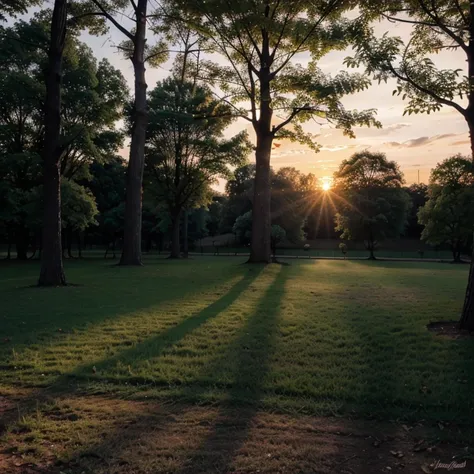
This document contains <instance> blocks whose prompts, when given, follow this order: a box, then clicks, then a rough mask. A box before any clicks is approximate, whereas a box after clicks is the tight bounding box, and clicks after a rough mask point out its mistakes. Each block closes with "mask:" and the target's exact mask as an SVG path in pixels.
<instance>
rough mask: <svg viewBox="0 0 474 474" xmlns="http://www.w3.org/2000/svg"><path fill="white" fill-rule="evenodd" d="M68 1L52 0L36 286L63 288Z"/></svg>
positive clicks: (64, 281)
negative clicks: (63, 81)
mask: <svg viewBox="0 0 474 474" xmlns="http://www.w3.org/2000/svg"><path fill="white" fill-rule="evenodd" d="M66 19H67V0H55V2H54V10H53V18H52V22H51V43H50V47H49V52H48V70H47V74H46V99H45V111H44V125H45V128H44V147H43V188H44V191H43V192H44V214H43V239H42V252H41V270H40V276H39V280H38V285H39V286H62V285H66V277H65V275H64V269H63V259H62V248H61V187H60V184H61V183H60V159H61V156H60V150H59V137H60V127H61V70H62V58H63V51H64V43H65V40H66Z"/></svg>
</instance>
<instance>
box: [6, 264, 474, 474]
mask: <svg viewBox="0 0 474 474" xmlns="http://www.w3.org/2000/svg"><path fill="white" fill-rule="evenodd" d="M240 263H241V259H237V258H212V257H211V258H206V257H203V258H195V259H193V260H189V261H170V260H158V261H157V260H150V261H149V262H147V265H146V266H145V267H143V268H122V267H113V266H110V264H109V265H106V264H105V263H104V262H103V261H89V262H70V263H69V264H68V268H67V276H68V279H69V280H70V281H71V282H73V283H76V284H77V285H78V286H72V287H67V288H58V289H38V288H28V285H31V284H32V283H33V282H34V281H35V279H36V276H37V272H38V269H37V267H36V265H34V264H24V265H21V264H13V263H12V264H8V265H2V266H0V301H1V310H0V396H3V398H2V397H0V414H1V412H2V400H4V408H3V411H4V413H5V416H4V418H5V419H6V420H7V422H5V423H4V431H5V433H4V441H5V442H6V443H7V444H8V445H9V446H10V447H11V446H13V447H14V449H13V452H14V455H15V456H17V457H18V456H20V457H21V459H22V462H24V463H28V462H29V461H30V460H31V461H32V462H37V460H38V459H43V460H50V461H51V462H57V460H58V459H59V460H63V461H67V462H71V460H74V462H78V463H79V464H78V466H80V467H81V469H82V468H84V469H85V468H90V469H92V471H91V472H122V471H123V472H187V471H185V470H183V469H188V468H189V462H191V461H193V456H194V455H196V450H197V451H198V452H200V453H201V454H200V455H201V458H200V459H201V461H202V463H204V464H203V466H210V465H211V464H212V465H216V466H220V467H218V468H216V469H214V471H212V470H211V469H209V470H208V471H207V472H228V471H229V472H232V469H234V470H235V469H237V470H238V472H247V471H248V472H255V470H256V469H257V468H256V465H255V464H253V463H252V462H250V464H248V463H247V464H245V463H243V464H242V465H241V464H239V462H241V461H238V459H237V460H236V458H235V456H231V458H229V459H227V460H225V462H224V461H223V463H224V464H222V463H220V462H217V461H216V459H215V456H214V457H213V456H210V458H209V459H208V458H206V455H205V452H209V451H213V450H214V451H216V449H217V448H216V447H215V444H216V443H217V445H219V443H221V442H222V443H223V445H224V444H225V443H227V442H230V440H227V441H222V440H220V441H219V439H220V438H219V436H220V435H219V436H217V435H216V434H215V433H216V431H215V430H214V431H213V430H212V429H210V428H209V426H214V427H216V426H217V427H219V426H221V424H222V423H223V420H224V428H225V426H227V425H228V426H230V425H232V426H234V428H230V427H229V430H230V431H229V432H233V430H235V429H237V431H238V433H240V434H235V433H234V435H235V436H237V438H238V439H239V440H240V441H238V442H237V444H238V448H237V447H233V448H232V452H234V451H236V450H237V451H238V452H239V453H240V452H241V451H242V450H244V451H245V449H247V448H248V443H249V442H250V443H251V441H249V440H251V436H250V434H251V432H252V430H253V429H257V428H258V426H259V425H258V423H257V424H255V423H256V421H255V420H257V419H260V418H261V417H264V416H266V415H264V412H266V413H269V412H279V413H281V414H283V413H287V414H289V415H291V416H292V417H293V418H291V419H290V418H286V421H285V422H284V423H289V424H291V423H294V422H295V421H294V419H295V416H296V415H297V414H298V415H297V416H301V414H303V413H304V414H306V415H313V416H315V415H316V416H327V415H336V416H343V417H344V420H347V419H348V417H358V418H362V417H364V418H377V419H385V420H402V421H400V423H402V422H403V423H409V424H410V426H414V424H415V422H419V421H420V420H425V421H423V424H424V425H429V426H432V427H435V428H436V430H437V431H438V433H437V434H436V435H435V437H436V436H438V437H439V436H440V435H443V436H445V435H446V436H447V437H449V438H450V439H454V438H456V437H457V438H460V437H462V436H466V430H469V426H472V423H473V421H474V410H473V409H474V404H473V402H474V400H473V398H472V393H473V390H474V376H473V374H474V350H473V349H474V341H473V340H472V339H460V340H452V339H447V338H442V337H438V336H436V335H434V334H432V333H430V332H428V331H427V330H426V325H427V324H428V323H429V322H430V321H436V320H449V319H456V318H457V317H458V314H459V311H460V308H461V304H462V298H463V292H464V285H465V279H466V277H467V268H466V267H464V266H454V265H448V264H433V263H425V264H422V263H400V262H386V263H382V262H364V261H360V262H358V261H294V262H292V264H291V265H290V266H280V265H270V266H267V267H263V266H248V265H240ZM150 400H154V401H153V403H152V402H150ZM163 404H164V406H165V407H166V408H163ZM174 404H178V405H177V407H179V408H176V409H173V408H172V407H173V406H174ZM203 404H204V405H205V406H206V407H208V408H204V407H202V405H203ZM158 406H159V407H161V408H160V410H161V409H163V410H164V414H163V413H161V412H160V411H159V410H158V412H157V407H158ZM199 406H201V407H202V408H200V410H201V411H199V410H198V412H199V413H198V414H197V415H196V413H197V412H196V413H195V411H196V410H197V409H198V407H199ZM12 407H14V409H13V408H12ZM236 408H239V412H238V413H239V414H238V416H237V418H238V420H239V422H238V423H237V425H238V426H237V425H236V423H235V419H234V418H236V417H235V413H234V411H235V410H236ZM150 410H151V411H150ZM150 413H153V415H151V414H150ZM186 413H192V415H189V416H190V417H191V418H192V420H194V421H192V422H191V421H189V423H191V424H192V423H197V424H198V425H199V423H201V422H203V423H204V424H203V425H202V426H204V427H206V426H207V427H208V428H206V429H204V428H203V429H200V430H197V432H199V433H201V434H202V437H201V438H200V436H199V435H196V436H194V434H193V435H192V436H191V434H189V436H190V437H189V439H188V437H187V436H185V435H184V434H183V433H181V435H182V436H183V439H182V442H183V443H184V445H185V446H184V447H183V446H182V449H183V450H184V451H183V452H182V453H181V454H179V452H180V451H179V448H178V447H177V446H176V445H174V444H173V443H174V441H176V439H175V440H174V441H173V442H172V441H170V446H171V445H173V446H174V447H173V448H172V449H171V448H170V450H171V451H174V452H178V455H177V456H175V457H176V459H175V457H173V455H172V454H166V453H167V452H168V451H167V449H168V448H166V447H164V446H163V445H160V446H161V447H157V446H155V448H154V449H158V450H162V451H160V452H162V457H159V459H161V461H160V463H161V464H160V466H161V467H160V469H161V470H158V468H157V466H156V462H152V461H151V460H149V459H148V460H144V459H142V461H140V463H141V462H143V463H145V464H144V465H142V464H133V463H132V467H130V463H131V461H130V455H128V454H127V450H128V449H132V447H131V446H128V445H129V444H130V443H132V439H138V438H139V437H140V436H139V434H137V433H135V431H133V430H132V432H133V433H134V435H133V436H132V438H130V439H128V438H127V439H128V441H127V442H126V443H128V444H127V446H128V447H127V448H126V449H125V448H124V449H123V450H119V451H120V452H121V454H120V455H119V454H117V453H116V455H115V456H113V461H111V460H110V459H111V457H109V458H108V459H109V461H107V462H113V465H114V468H113V469H112V468H106V467H104V470H103V471H100V470H98V468H94V467H90V466H93V465H96V464H97V463H98V464H101V465H104V462H105V461H104V459H102V458H101V456H102V455H101V454H100V451H101V446H103V445H107V446H108V445H110V444H111V443H112V445H113V443H118V442H119V441H117V439H116V438H117V436H118V434H117V433H120V432H122V431H123V430H124V428H125V427H127V426H128V425H134V426H135V428H134V429H135V430H138V431H140V430H141V428H140V427H141V426H142V424H143V423H145V424H146V425H147V428H146V429H145V428H143V429H144V435H145V434H146V435H147V436H151V438H153V436H158V434H159V433H157V432H156V430H158V428H157V426H158V425H159V426H160V428H159V430H162V429H163V430H164V432H167V430H171V432H172V433H174V435H173V434H171V435H169V436H175V437H179V436H178V434H177V432H174V431H173V430H178V428H177V427H176V426H178V427H179V426H184V425H183V423H184V424H185V422H184V421H176V420H181V417H186V416H187V415H186ZM203 413H204V414H203ZM206 413H207V415H206ZM154 416H156V417H158V418H159V420H158V419H157V420H155V421H156V423H155V422H154V423H152V425H153V426H155V424H156V426H155V428H153V429H152V427H150V419H153V420H154V418H153V417H154ZM195 416H197V418H195ZM202 416H209V417H210V419H209V420H208V421H203V420H202V419H201V418H200V417H202ZM275 416H281V415H275ZM286 416H288V415H286ZM150 417H151V418H150ZM160 417H161V418H160ZM163 417H164V418H163ZM173 417H174V418H175V419H173ZM191 418H190V420H191ZM229 418H230V419H231V420H232V419H234V421H232V422H229V421H225V420H227V419H229ZM163 420H165V421H163ZM196 420H197V421H196ZM216 420H217V421H216ZM290 420H293V421H290ZM175 422H176V423H177V425H176V426H175ZM280 422H281V423H283V421H280ZM180 423H181V425H180ZM137 426H138V428H137ZM199 426H201V425H199ZM235 426H237V428H235ZM239 427H240V428H239ZM256 427H257V428H256ZM441 428H443V432H442V433H441V432H440V430H441ZM128 429H129V428H127V430H128ZM215 429H216V430H217V428H215ZM262 429H263V432H265V429H264V427H263V428H262ZM341 429H342V428H341ZM410 429H411V428H410ZM209 430H210V431H212V432H213V433H214V434H212V436H217V438H216V440H215V441H212V439H213V438H212V436H211V434H210V433H208V431H209ZM459 430H460V431H459ZM0 431H1V426H0ZM178 431H179V430H178ZM225 431H226V428H225V429H222V427H221V428H219V430H218V433H221V434H222V433H223V432H225ZM257 431H258V429H257ZM150 432H151V433H152V434H150ZM160 433H161V431H160ZM122 435H123V433H122ZM122 435H120V436H122ZM120 436H119V438H120ZM160 436H161V435H160ZM166 436H168V435H166ZM235 436H234V437H235ZM259 436H263V435H262V434H261V433H260V434H259ZM295 436H296V435H295ZM120 439H121V438H120ZM203 439H204V440H205V439H208V443H211V444H212V446H213V448H212V449H211V447H210V446H207V447H206V444H205V441H203ZM193 440H194V441H193ZM147 442H148V441H147ZM149 442H156V441H150V440H149ZM160 442H162V441H160ZM176 442H177V441H176ZM203 442H204V445H203V444H202V443H203ZM286 442H288V440H287V441H286ZM282 443H283V441H282ZM165 444H166V443H165ZM178 444H179V443H178ZM145 445H146V443H144V444H143V446H145ZM140 446H141V447H142V448H143V446H142V445H141V444H140ZM245 446H247V448H245ZM135 447H136V446H135ZM260 448H261V447H260ZM140 449H141V448H140ZM146 449H148V448H143V450H144V451H146ZM202 449H204V454H203V453H202V452H201V451H199V450H202ZM248 449H250V448H248ZM301 449H303V447H302V448H301ZM308 449H309V448H308ZM331 449H332V448H331ZM357 449H358V448H357ZM91 450H92V452H94V453H96V454H95V455H90V451H91ZM176 450H177V451H176ZM206 450H207V451H206ZM218 451H219V450H218V449H217V451H216V452H218ZM225 451H226V452H227V451H228V449H227V448H226V449H225ZM250 451H252V449H250ZM256 451H258V450H257V449H256V448H255V452H256ZM98 453H99V454H98ZM193 453H194V454H193ZM270 454H271V453H270ZM214 455H217V454H216V453H214ZM271 455H272V454H271ZM160 456H161V455H160ZM190 456H191V458H190ZM218 456H220V455H218ZM295 456H296V457H295V459H297V458H298V459H299V455H295ZM122 458H123V459H122ZM78 459H80V460H81V461H78ZM166 459H168V461H169V462H168V461H166ZM308 459H312V458H311V456H310V458H308ZM121 460H122V461H123V463H122V464H120V462H122V461H121ZM201 461H199V462H201ZM45 462H46V461H45ZM134 462H135V461H134ZM136 462H138V460H137V461H136ZM199 462H198V461H196V460H194V461H193V462H192V465H199ZM242 462H243V461H242ZM281 462H282V463H283V465H288V466H289V464H288V462H289V460H288V459H287V460H286V461H285V462H283V461H281ZM308 462H309V461H308ZM338 462H339V461H338ZM146 463H151V464H150V465H149V466H148V464H146ZM196 463H197V464H196ZM209 463H211V464H209ZM216 463H217V464H216ZM0 466H1V463H0ZM120 466H122V468H121V467H120ZM133 466H134V467H133ZM147 466H148V467H147ZM186 466H188V467H186ZM223 466H224V467H223ZM239 466H240V467H239ZM245 466H247V467H245ZM249 466H250V467H249ZM294 466H295V465H293V472H309V467H308V466H309V465H308V466H307V469H308V470H305V469H306V468H304V469H303V468H301V463H300V462H299V461H298V464H297V466H300V469H303V470H301V471H298V470H295V469H294ZM25 469H26V468H25ZM107 469H109V470H107ZM114 469H116V470H117V471H116V470H114ZM0 470H1V469H0ZM246 470H247V471H246ZM288 470H289V471H291V470H292V469H289V468H288ZM2 472H3V471H2ZM24 472H27V471H24ZM71 472H76V471H71ZM78 472H82V471H78ZM86 472H88V471H86ZM189 472H198V469H196V470H194V471H193V470H192V469H191V471H189ZM199 472H200V471H199ZM203 472H204V471H203ZM261 472H266V471H264V470H262V471H261ZM268 472H277V471H275V470H273V471H272V470H269V471H268ZM321 472H323V470H321ZM373 472H376V471H373ZM377 472H383V471H377Z"/></svg>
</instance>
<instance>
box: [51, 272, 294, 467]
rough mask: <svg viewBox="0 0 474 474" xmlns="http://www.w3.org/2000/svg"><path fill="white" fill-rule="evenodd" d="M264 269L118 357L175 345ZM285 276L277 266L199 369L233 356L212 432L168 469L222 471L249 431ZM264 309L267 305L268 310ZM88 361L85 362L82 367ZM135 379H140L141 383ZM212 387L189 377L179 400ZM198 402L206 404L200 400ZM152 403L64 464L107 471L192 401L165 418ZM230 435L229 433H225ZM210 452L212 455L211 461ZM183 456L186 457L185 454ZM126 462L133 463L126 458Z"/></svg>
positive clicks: (174, 420) (156, 351) (102, 364)
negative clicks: (231, 334)
mask: <svg viewBox="0 0 474 474" xmlns="http://www.w3.org/2000/svg"><path fill="white" fill-rule="evenodd" d="M247 268H248V267H247ZM264 268H265V266H263V265H262V266H258V267H255V266H252V267H251V268H248V270H247V271H246V274H245V276H244V277H243V278H242V279H241V280H240V281H239V282H238V283H237V284H236V285H234V287H232V289H231V290H230V291H229V292H228V293H227V294H226V295H224V296H223V297H221V298H220V299H219V300H218V301H216V302H215V303H213V304H212V305H210V306H209V307H207V308H205V309H204V310H203V311H201V312H200V313H199V314H197V315H196V316H194V317H192V318H189V319H188V320H187V321H185V322H183V323H182V324H181V325H179V326H177V327H175V328H171V329H170V330H169V331H167V332H166V333H164V334H162V335H161V336H159V337H157V338H154V341H146V342H145V343H144V345H140V347H137V348H133V349H131V350H130V351H125V352H124V353H121V354H120V356H119V357H122V356H123V357H129V356H131V357H132V358H133V357H134V356H139V357H142V356H143V354H145V353H147V354H149V355H150V356H153V357H157V356H159V355H160V354H161V353H162V351H163V349H164V348H165V347H168V346H171V345H174V344H176V343H177V342H178V341H179V340H181V339H182V338H184V337H185V336H186V335H187V334H190V333H191V332H192V331H194V330H196V329H198V328H199V327H200V326H201V325H203V324H204V323H205V322H206V321H209V320H210V319H212V318H214V317H216V316H217V315H218V314H220V313H223V312H225V311H226V310H227V309H228V308H229V306H230V305H231V304H232V303H233V302H234V301H235V300H236V299H238V298H239V296H240V295H242V293H243V292H244V291H245V290H246V289H247V288H248V287H249V286H250V285H251V283H252V282H253V281H254V280H255V279H256V278H257V277H258V276H259V274H260V273H261V271H262V270H263V269H264ZM286 278H287V272H286V268H285V267H279V268H278V275H277V276H276V278H275V280H274V281H273V282H272V283H271V284H270V286H269V287H268V288H267V289H266V291H265V294H264V296H263V298H262V299H261V300H259V302H258V304H257V307H256V308H255V310H254V311H253V312H252V314H250V315H249V317H248V320H247V322H246V324H244V326H243V327H241V328H240V329H239V332H238V336H237V338H236V339H235V340H232V342H231V343H230V344H229V345H228V346H227V347H226V348H225V350H224V351H223V352H222V353H221V354H219V356H217V357H216V358H215V359H214V360H212V361H211V362H210V363H209V364H208V365H206V366H205V368H204V369H203V373H205V374H212V373H213V372H214V371H215V370H218V368H219V367H220V366H222V365H223V364H225V361H226V359H228V358H229V357H231V356H232V357H233V360H236V364H235V367H234V371H233V373H232V376H233V381H232V382H231V383H230V384H228V385H226V387H225V389H226V393H227V396H226V399H225V400H224V401H222V403H221V404H219V405H218V415H217V416H216V417H215V416H213V418H212V420H211V421H210V422H209V423H212V424H213V430H212V433H210V434H209V436H208V437H207V438H206V439H205V441H204V442H202V444H201V445H200V446H199V447H198V448H197V450H196V451H193V450H192V449H191V452H190V456H191V460H190V461H189V463H186V465H185V467H184V468H182V464H181V467H177V469H178V470H173V472H183V473H191V472H193V473H194V472H209V471H214V472H227V470H228V469H229V467H230V466H231V464H232V460H233V458H234V456H235V453H236V452H237V451H238V450H239V448H240V447H241V446H242V445H243V443H244V442H245V440H246V438H247V436H248V433H249V430H250V429H251V425H252V420H253V418H254V416H255V414H256V412H257V410H258V409H259V408H260V407H261V402H262V398H263V395H264V391H265V387H264V383H265V377H266V375H267V374H268V372H269V359H270V357H271V353H272V346H273V340H274V337H275V334H276V327H277V323H276V321H277V318H278V315H279V305H280V302H281V300H282V298H283V294H284V286H285V281H286ZM269 308H271V309H270V310H269ZM135 352H136V354H135ZM236 354H237V356H236ZM107 363H108V361H107V360H104V361H97V362H96V363H95V365H96V367H97V370H98V372H99V371H100V368H101V367H105V366H106V365H107ZM91 365H92V364H89V365H88V366H87V367H90V366H91ZM74 376H76V374H74ZM67 379H68V377H64V378H63V379H62V380H60V381H58V382H57V384H56V387H55V388H56V389H61V388H64V387H63V384H64V382H67ZM137 382H138V383H140V382H141V381H137ZM143 382H146V381H143ZM153 385H155V386H156V383H153ZM212 388H213V387H212V386H210V385H204V384H200V383H198V384H195V383H193V381H190V384H189V386H184V387H182V389H181V394H182V396H183V398H184V399H186V398H187V397H188V396H190V397H192V398H193V399H194V400H195V402H196V404H199V403H200V402H202V401H204V400H205V395H206V392H207V391H208V390H209V389H211V390H212ZM62 393H64V391H63V392H62ZM69 393H70V392H69ZM56 395H57V396H58V397H59V396H60V395H61V392H58V393H57V394H56ZM172 398H173V397H171V401H172ZM204 403H206V402H205V401H204ZM163 406H165V407H166V401H165V402H164V404H161V407H163ZM195 406H196V405H195ZM154 407H155V408H152V411H150V409H149V407H148V408H145V409H144V410H143V411H142V412H140V413H137V415H136V416H133V419H132V420H127V421H126V427H125V426H113V429H112V430H111V431H110V432H107V433H105V434H104V436H103V438H102V440H101V441H100V442H95V443H91V444H89V445H88V446H87V447H84V448H83V449H82V450H80V451H77V450H76V451H75V452H74V453H73V455H72V456H71V457H70V458H69V460H68V461H67V462H66V467H68V466H80V467H81V468H82V467H84V466H86V467H87V468H90V469H92V472H95V471H94V469H95V468H94V466H98V465H100V466H105V465H108V466H109V468H110V469H112V467H113V466H114V465H116V463H121V462H123V458H127V456H128V451H129V450H131V449H132V447H133V446H135V443H137V439H148V438H149V437H153V435H156V434H157V432H158V433H165V432H167V431H168V430H171V431H172V430H173V428H172V427H173V425H174V424H175V423H177V422H178V421H177V418H179V417H181V416H182V414H183V413H184V412H186V411H190V412H192V411H193V408H192V405H191V408H190V405H183V406H182V408H181V409H179V408H178V412H179V415H178V414H177V415H175V416H167V415H166V414H163V412H162V409H161V408H159V406H157V405H154ZM165 411H166V410H165ZM206 423H207V422H206ZM230 426H231V427H232V428H231V429H230V430H229V427H230ZM201 428H202V427H201ZM230 433H231V434H232V436H229V434H230ZM203 437H204V436H203ZM139 446H140V444H139ZM188 448H189V447H188ZM137 449H139V447H137V446H135V448H133V451H134V452H135V451H136V450H137ZM210 450H211V451H212V454H211V457H212V459H210V460H209V462H208V460H206V456H207V454H206V453H208V452H209V451H210ZM215 456H217V458H218V459H215ZM187 459H189V455H188V456H187ZM198 460H201V461H199V464H201V465H202V466H205V467H204V468H203V469H204V471H199V470H198V469H197V468H196V467H195V466H194V465H195V463H196V462H197V461H198ZM130 462H131V463H133V462H132V461H131V460H130ZM164 462H166V461H164ZM211 465H212V468H211ZM179 469H181V471H179ZM46 472H50V473H53V472H57V471H55V470H54V469H51V470H49V471H46ZM86 472H88V471H86ZM101 472H102V471H101ZM107 472H108V471H107ZM127 472H128V471H127ZM160 472H161V471H160ZM170 472H171V470H170Z"/></svg>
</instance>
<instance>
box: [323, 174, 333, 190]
mask: <svg viewBox="0 0 474 474" xmlns="http://www.w3.org/2000/svg"><path fill="white" fill-rule="evenodd" d="M331 187H332V179H331V178H330V177H329V176H324V178H321V188H322V189H323V191H329V190H330V189H331Z"/></svg>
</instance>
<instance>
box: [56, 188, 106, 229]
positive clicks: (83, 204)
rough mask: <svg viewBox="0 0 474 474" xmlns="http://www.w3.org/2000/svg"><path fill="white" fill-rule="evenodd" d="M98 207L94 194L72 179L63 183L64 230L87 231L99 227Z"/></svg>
mask: <svg viewBox="0 0 474 474" xmlns="http://www.w3.org/2000/svg"><path fill="white" fill-rule="evenodd" d="M97 214H98V210H97V205H96V202H95V199H94V196H93V195H92V193H91V192H90V191H89V190H88V189H86V188H85V187H84V186H81V185H80V184H77V183H75V182H74V181H72V180H70V179H63V180H62V181H61V219H62V225H63V227H64V228H66V227H67V228H70V229H72V230H85V229H86V228H87V227H89V226H91V225H97V221H96V220H95V217H96V216H97Z"/></svg>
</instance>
